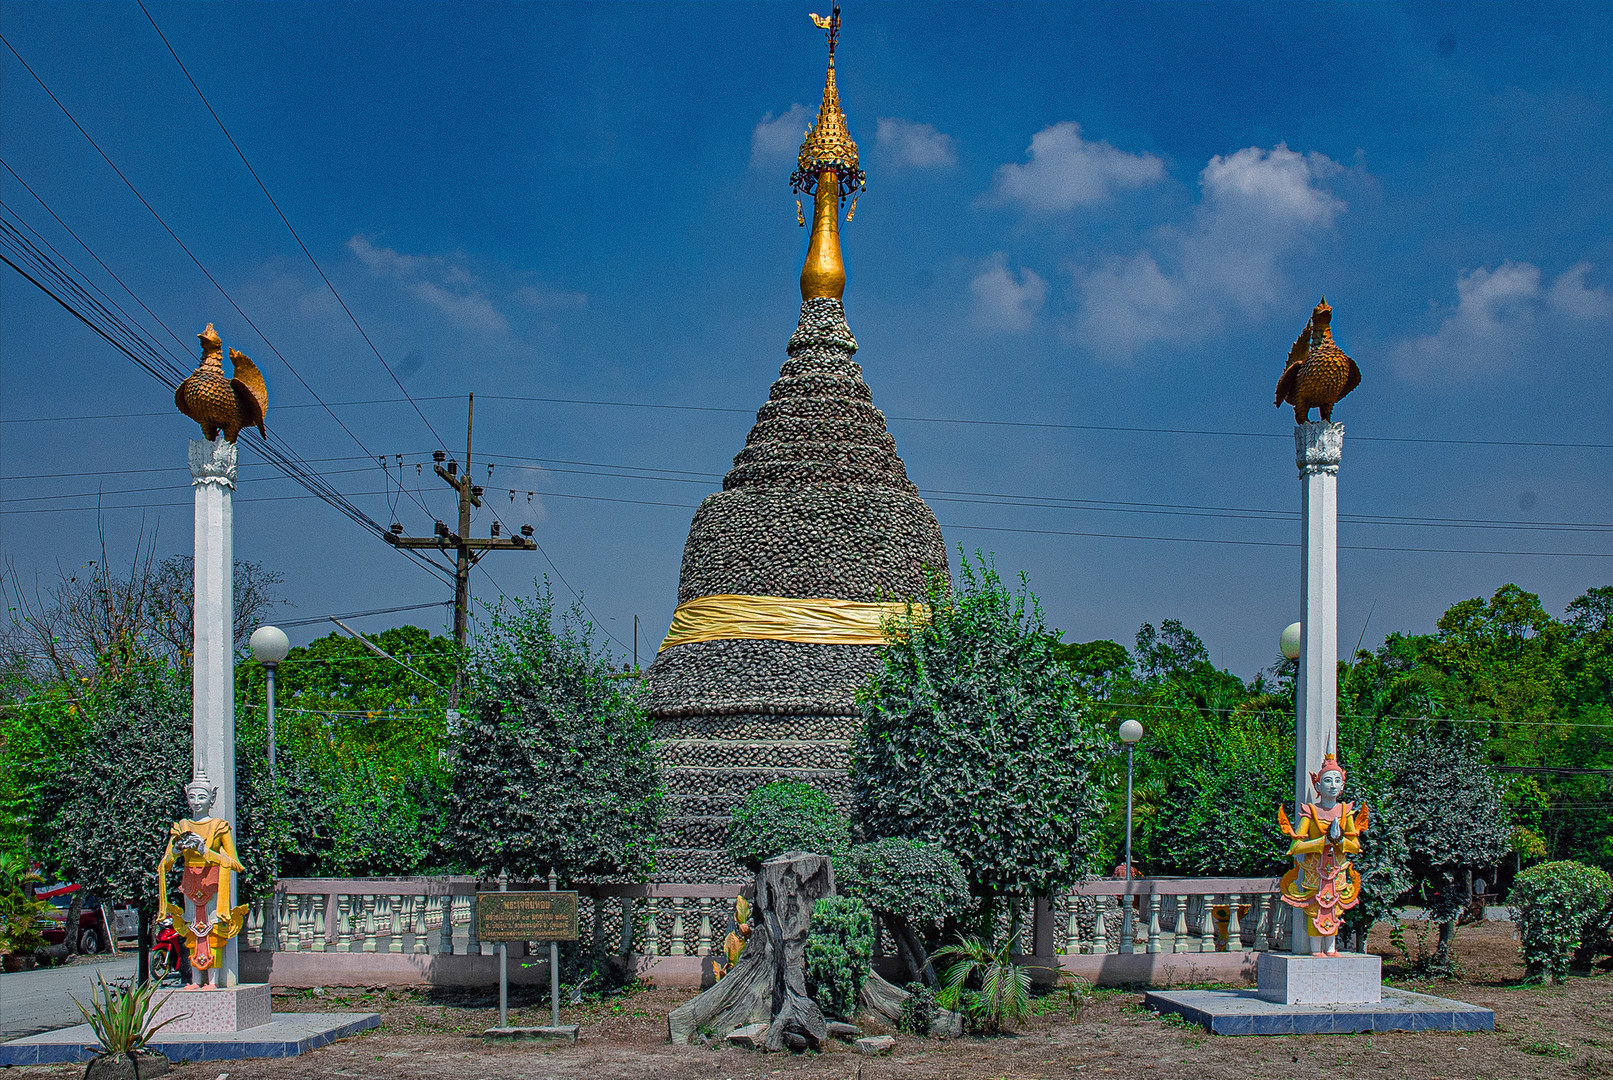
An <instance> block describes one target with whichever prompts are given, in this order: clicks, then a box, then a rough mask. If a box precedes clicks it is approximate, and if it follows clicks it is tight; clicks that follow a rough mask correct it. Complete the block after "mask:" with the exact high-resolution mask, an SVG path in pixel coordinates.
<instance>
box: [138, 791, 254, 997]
mask: <svg viewBox="0 0 1613 1080" xmlns="http://www.w3.org/2000/svg"><path fill="white" fill-rule="evenodd" d="M216 798H218V788H216V787H214V786H213V785H212V784H209V783H208V782H207V775H206V774H205V773H203V772H202V770H201V768H200V767H198V768H197V770H196V775H195V777H194V778H193V779H192V780H191V782H190V783H188V784H186V785H185V802H186V803H187V804H188V805H189V807H190V817H189V818H187V819H185V820H183V821H176V822H174V824H173V826H172V827H171V828H170V829H169V830H168V850H167V851H166V852H165V853H164V854H163V857H162V861H161V862H160V863H158V864H157V910H158V911H160V912H162V913H163V914H165V915H168V916H170V917H171V918H172V919H173V920H174V925H175V926H177V927H179V928H180V932H181V933H182V934H183V935H184V937H185V947H186V948H187V949H188V950H189V951H190V967H191V972H192V976H191V978H192V982H191V985H189V986H187V987H186V988H185V989H187V990H200V989H203V988H204V987H210V988H213V989H217V988H218V986H219V977H218V973H219V967H220V965H221V964H222V962H223V959H224V943H225V942H226V941H228V940H229V939H230V938H232V937H234V936H235V935H236V934H239V933H240V932H241V927H242V926H243V925H244V924H245V922H246V911H247V905H246V904H242V905H240V906H239V907H231V906H230V902H231V900H232V898H233V897H234V896H235V889H234V884H235V874H236V873H239V872H240V871H241V870H242V869H243V867H242V866H241V863H240V861H239V860H238V859H236V857H235V838H234V836H233V835H231V832H230V823H229V822H227V821H225V820H224V819H223V818H216V817H212V816H210V815H211V813H212V810H213V800H214V799H216ZM176 859H177V860H179V861H181V862H182V864H183V866H184V873H183V875H182V877H181V878H180V886H179V889H180V892H181V893H183V894H184V897H185V905H186V907H188V908H189V909H190V910H189V912H188V913H187V912H186V911H185V910H183V909H181V908H180V907H178V906H177V905H174V904H170V903H169V902H168V868H169V867H171V866H173V864H174V861H175V860H176Z"/></svg>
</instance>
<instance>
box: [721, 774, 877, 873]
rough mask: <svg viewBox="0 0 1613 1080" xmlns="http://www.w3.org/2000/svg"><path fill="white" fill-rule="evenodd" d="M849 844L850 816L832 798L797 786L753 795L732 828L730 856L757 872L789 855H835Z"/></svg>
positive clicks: (775, 786)
mask: <svg viewBox="0 0 1613 1080" xmlns="http://www.w3.org/2000/svg"><path fill="white" fill-rule="evenodd" d="M850 842H851V830H850V828H849V826H848V825H847V823H846V816H845V815H844V814H842V813H841V812H840V810H839V808H837V807H836V806H835V804H834V803H832V802H830V801H829V796H827V795H825V794H824V793H823V792H821V791H819V790H818V789H817V788H815V787H813V786H812V785H811V784H802V783H799V782H797V781H793V780H781V781H777V782H775V783H771V784H762V785H761V786H760V787H757V788H754V789H752V791H751V793H750V794H749V795H747V796H745V801H744V802H743V803H741V804H740V805H739V806H738V807H737V808H736V809H735V810H734V815H733V821H732V823H731V824H730V825H729V826H728V854H729V855H730V856H731V857H732V858H733V860H734V861H735V862H737V863H739V864H740V865H742V866H747V867H749V868H750V869H752V870H759V869H761V866H762V863H764V862H766V861H767V860H768V859H772V858H776V857H778V856H780V855H783V854H784V853H785V852H787V851H810V852H812V853H813V854H815V855H835V854H838V853H839V852H841V851H843V850H845V848H846V845H847V844H849V843H850Z"/></svg>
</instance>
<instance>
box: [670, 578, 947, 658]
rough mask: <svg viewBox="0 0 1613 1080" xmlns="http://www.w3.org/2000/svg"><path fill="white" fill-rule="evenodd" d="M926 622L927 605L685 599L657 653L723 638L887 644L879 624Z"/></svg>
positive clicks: (734, 597) (725, 596) (757, 598)
mask: <svg viewBox="0 0 1613 1080" xmlns="http://www.w3.org/2000/svg"><path fill="white" fill-rule="evenodd" d="M909 612H911V618H912V619H913V621H914V622H926V621H928V619H929V614H930V609H929V605H927V604H911V605H910V604H906V603H865V602H862V601H857V600H826V599H799V598H795V597H788V596H740V595H736V594H733V593H723V594H720V595H717V596H700V597H696V598H695V599H693V600H685V601H684V602H683V603H681V604H679V605H678V607H677V610H676V611H674V612H673V613H672V628H671V629H670V630H668V631H667V635H666V640H665V641H663V642H661V648H660V649H659V650H657V651H658V652H665V651H666V650H668V649H670V648H672V646H674V645H687V644H689V643H691V642H695V641H717V640H720V639H722V638H766V639H768V640H772V641H804V642H811V643H815V644H820V645H883V644H884V643H885V634H884V632H883V631H882V630H881V625H882V624H883V623H884V622H886V621H888V620H891V619H906V618H908V617H909Z"/></svg>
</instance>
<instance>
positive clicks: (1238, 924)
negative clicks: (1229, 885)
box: [1227, 893, 1243, 952]
mask: <svg viewBox="0 0 1613 1080" xmlns="http://www.w3.org/2000/svg"><path fill="white" fill-rule="evenodd" d="M1242 901H1243V894H1242V893H1227V952H1242V951H1243V915H1242V914H1241V913H1240V912H1239V911H1238V909H1239V908H1240V907H1242V906H1243V903H1242Z"/></svg>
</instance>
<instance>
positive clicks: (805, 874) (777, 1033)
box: [667, 851, 834, 1050]
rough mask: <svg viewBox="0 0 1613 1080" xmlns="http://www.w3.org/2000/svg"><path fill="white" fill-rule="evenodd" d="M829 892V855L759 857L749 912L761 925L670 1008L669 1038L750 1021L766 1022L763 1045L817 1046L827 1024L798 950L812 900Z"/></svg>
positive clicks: (720, 1031)
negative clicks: (728, 963)
mask: <svg viewBox="0 0 1613 1080" xmlns="http://www.w3.org/2000/svg"><path fill="white" fill-rule="evenodd" d="M833 894H834V870H833V868H832V867H831V866H830V864H829V859H828V857H827V856H823V855H812V854H808V853H806V852H801V851H792V852H789V853H788V854H785V855H780V856H779V857H778V858H776V859H769V860H768V861H767V862H765V863H763V864H762V869H761V871H760V872H759V873H758V874H757V875H756V905H755V910H754V912H753V913H752V915H751V919H752V922H753V924H754V925H755V926H756V928H757V931H759V932H753V933H752V935H751V940H750V944H749V945H748V946H747V947H746V949H745V953H744V955H742V956H741V957H740V958H739V960H738V962H736V963H735V964H734V966H733V968H732V969H730V970H729V972H728V974H727V975H724V976H723V978H722V980H721V981H720V982H718V983H717V985H716V986H713V987H712V988H711V989H709V990H707V991H706V992H705V993H703V994H701V995H700V996H699V997H697V998H695V999H694V1000H693V1001H690V1002H687V1003H685V1004H683V1005H680V1006H679V1007H678V1008H676V1009H674V1010H672V1013H671V1014H670V1015H669V1016H668V1017H667V1036H668V1038H669V1039H671V1041H672V1042H675V1043H687V1042H690V1041H691V1040H692V1039H693V1038H694V1037H695V1036H696V1035H698V1034H700V1033H701V1031H702V1030H706V1031H710V1032H711V1033H713V1034H714V1035H715V1036H716V1037H717V1038H719V1039H720V1038H726V1037H727V1036H728V1034H729V1033H730V1032H732V1031H734V1030H736V1029H738V1028H742V1027H745V1026H747V1025H749V1024H767V1025H768V1027H767V1038H766V1041H765V1046H766V1048H767V1049H768V1050H782V1049H784V1047H785V1046H787V1045H789V1046H792V1047H793V1048H797V1049H799V1048H801V1047H802V1046H803V1045H804V1046H806V1047H810V1048H812V1049H816V1048H817V1047H818V1045H819V1044H820V1043H822V1042H823V1040H824V1039H825V1038H827V1037H828V1027H827V1025H826V1024H825V1022H824V1019H823V1013H822V1012H821V1011H820V1010H819V1009H818V1006H817V1003H816V1002H814V1001H813V1000H812V999H811V998H810V997H809V996H807V992H806V966H805V963H804V954H805V951H806V940H807V933H808V932H809V931H810V929H811V927H812V907H813V905H814V904H816V903H817V902H818V901H819V900H821V899H823V898H824V897H826V896H832V895H833Z"/></svg>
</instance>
